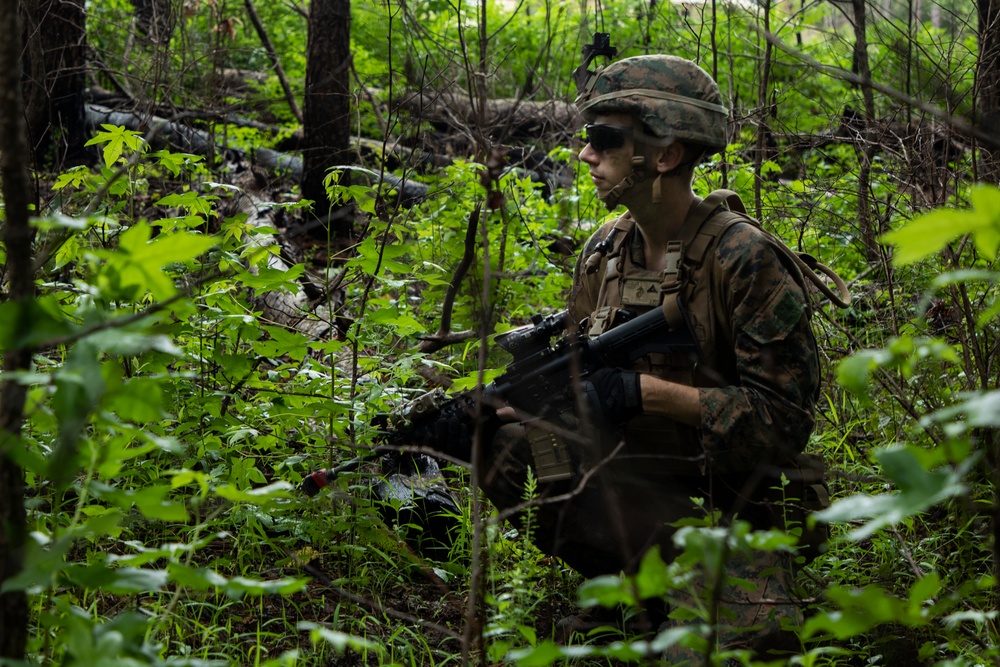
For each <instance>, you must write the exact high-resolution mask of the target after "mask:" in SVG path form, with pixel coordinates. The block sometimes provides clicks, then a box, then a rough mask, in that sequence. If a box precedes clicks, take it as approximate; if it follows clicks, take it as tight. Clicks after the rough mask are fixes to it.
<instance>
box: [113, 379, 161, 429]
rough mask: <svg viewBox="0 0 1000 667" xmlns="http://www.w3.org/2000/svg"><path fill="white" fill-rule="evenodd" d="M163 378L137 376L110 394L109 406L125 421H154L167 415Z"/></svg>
mask: <svg viewBox="0 0 1000 667" xmlns="http://www.w3.org/2000/svg"><path fill="white" fill-rule="evenodd" d="M162 384H163V380H159V379H153V378H147V377H135V378H132V379H130V380H128V381H127V382H125V383H124V384H123V385H122V386H121V387H119V388H118V389H116V390H115V391H114V392H113V393H111V394H109V395H108V400H107V407H108V408H109V409H111V410H112V411H114V412H115V413H117V414H118V416H119V417H121V418H122V419H123V420H125V421H130V422H137V423H144V422H153V421H156V420H158V419H161V418H163V417H165V416H166V414H167V413H166V412H164V410H163V386H162Z"/></svg>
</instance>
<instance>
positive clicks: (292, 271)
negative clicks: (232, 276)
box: [236, 264, 305, 291]
mask: <svg viewBox="0 0 1000 667" xmlns="http://www.w3.org/2000/svg"><path fill="white" fill-rule="evenodd" d="M304 272H305V266H304V265H303V264H296V265H294V266H290V267H288V269H287V270H284V271H282V270H281V269H270V268H267V267H261V268H259V269H257V272H256V274H253V273H250V272H249V271H240V272H239V273H237V274H236V278H237V279H238V280H239V281H240V282H242V283H243V284H244V285H246V286H247V287H252V288H253V289H258V290H276V289H282V288H284V289H287V290H289V291H295V290H297V289H298V287H299V286H298V279H299V278H300V277H302V274H303V273H304Z"/></svg>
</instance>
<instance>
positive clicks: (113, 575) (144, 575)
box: [63, 563, 168, 595]
mask: <svg viewBox="0 0 1000 667" xmlns="http://www.w3.org/2000/svg"><path fill="white" fill-rule="evenodd" d="M63 576H64V577H66V578H67V579H68V580H69V581H71V582H73V583H75V584H78V585H80V586H84V587H86V588H90V589H94V590H98V589H99V590H101V591H104V592H105V593H114V594H118V595H127V594H129V593H147V592H154V591H158V590H160V589H162V588H163V587H164V586H165V585H166V584H167V579H168V574H167V571H166V570H146V569H141V568H137V567H117V568H116V567H108V566H107V565H106V564H104V563H91V564H87V565H83V564H73V565H69V566H67V567H66V568H65V569H64V570H63Z"/></svg>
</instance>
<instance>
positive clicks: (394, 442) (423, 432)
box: [302, 308, 698, 496]
mask: <svg viewBox="0 0 1000 667" xmlns="http://www.w3.org/2000/svg"><path fill="white" fill-rule="evenodd" d="M568 319H569V313H568V312H567V311H562V312H560V313H557V314H555V315H549V316H541V315H535V316H534V317H533V318H532V323H531V324H528V325H525V326H523V327H519V328H517V329H513V330H511V331H509V332H506V333H504V334H501V335H500V336H498V337H497V339H496V342H497V344H498V345H500V347H502V348H503V349H504V350H506V351H507V352H509V353H510V354H511V355H512V356H513V361H511V363H510V364H508V366H507V369H506V371H505V372H504V373H503V374H502V375H501V376H499V377H498V378H496V379H495V380H493V381H492V382H490V383H489V384H488V385H486V386H485V387H484V388H483V390H482V392H481V393H480V392H476V391H475V390H468V391H465V392H462V393H460V394H457V395H455V396H453V397H451V398H449V397H447V396H446V395H445V393H444V390H442V389H440V388H438V389H434V390H432V391H429V392H427V393H425V394H423V395H421V396H419V397H418V398H416V399H414V400H413V401H411V402H410V403H409V404H408V405H407V406H406V407H405V408H404V409H403V410H402V411H401V412H400V413H399V415H397V416H396V417H395V418H394V419H393V420H392V421H393V424H392V426H391V428H390V429H389V430H388V431H386V432H385V433H384V434H383V437H382V446H380V447H376V448H375V449H374V450H373V455H377V454H378V453H379V452H383V453H384V452H386V451H398V449H399V448H400V447H405V446H407V445H410V446H413V445H423V446H429V447H431V448H432V449H437V451H440V452H441V453H442V454H445V455H448V456H451V457H453V458H460V459H462V460H469V459H470V458H471V457H470V447H471V442H470V443H468V445H466V446H463V447H461V448H459V450H458V451H456V450H454V449H452V450H451V451H445V450H443V449H441V447H439V446H438V447H436V446H435V444H436V443H437V441H438V440H439V439H440V434H441V426H442V425H450V424H459V425H461V426H462V427H464V428H466V430H467V431H469V432H471V428H469V427H470V426H474V425H475V418H476V415H477V414H478V415H480V416H481V417H482V418H483V419H486V420H492V421H493V422H498V420H497V417H496V411H497V409H498V408H500V407H503V406H505V405H510V406H513V407H515V408H520V409H521V410H523V411H525V412H530V413H531V414H534V415H538V416H541V417H557V416H558V415H559V414H560V413H562V412H563V411H565V410H566V409H570V408H572V406H573V405H575V391H576V388H577V386H578V382H579V381H581V380H584V379H586V377H587V376H588V375H589V374H591V373H593V372H594V371H596V370H597V369H599V368H604V367H610V368H615V367H628V366H630V365H631V364H632V363H633V362H635V361H636V360H638V359H639V358H640V357H643V356H645V355H647V354H650V353H678V352H680V353H684V354H691V355H695V356H697V355H698V348H697V344H696V343H695V341H694V338H693V337H692V335H691V333H690V331H689V330H688V327H686V326H685V327H681V328H680V329H677V330H673V331H671V330H670V325H669V324H668V323H667V320H666V317H665V315H664V312H663V309H662V308H654V309H653V310H651V311H649V312H647V313H645V314H643V315H640V316H638V317H636V316H634V315H633V314H632V313H631V312H630V311H624V310H619V311H618V312H617V317H616V321H619V322H621V324H617V326H614V327H613V328H611V329H610V330H608V331H606V332H604V333H602V334H600V335H598V336H588V335H586V334H584V333H583V331H582V327H580V329H579V330H578V331H577V332H575V333H571V334H567V324H568ZM554 338H555V339H556V342H555V343H554V344H553V342H552V339H554ZM477 394H478V395H479V396H481V399H482V405H481V406H478V405H477V400H478V399H477ZM477 408H479V409H478V410H477ZM532 454H533V455H534V458H535V468H536V477H537V479H538V480H539V481H540V482H552V481H558V480H561V479H567V478H569V477H571V476H572V475H573V470H572V466H571V463H570V458H569V451H568V447H567V446H566V445H565V443H563V442H560V440H559V439H556V438H550V439H548V440H547V441H543V442H537V443H536V442H532ZM338 471H339V469H331V470H329V471H328V470H319V471H317V472H314V473H312V474H311V475H309V476H308V477H306V478H305V480H303V482H302V491H303V492H305V493H306V494H307V495H309V496H313V495H316V493H318V492H319V490H320V489H321V488H322V487H324V486H326V485H327V484H328V483H329V482H330V481H331V480H332V479H333V478H334V477H336V475H337V473H338Z"/></svg>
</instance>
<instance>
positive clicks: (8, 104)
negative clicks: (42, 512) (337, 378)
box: [0, 0, 34, 661]
mask: <svg viewBox="0 0 1000 667" xmlns="http://www.w3.org/2000/svg"><path fill="white" fill-rule="evenodd" d="M19 34H21V33H20V26H19V19H18V13H17V0H0V35H7V36H10V35H19ZM19 51H20V45H19V44H18V40H16V39H2V38H0V180H2V190H0V196H2V197H3V203H4V209H5V214H6V220H5V222H4V225H3V236H4V245H5V249H6V251H7V260H6V264H7V266H6V272H5V274H4V276H3V279H4V281H5V282H6V283H7V289H6V290H5V291H6V292H7V294H8V295H9V298H10V299H11V300H20V301H24V300H27V299H29V298H31V296H32V294H33V291H34V280H33V276H32V268H31V267H32V254H31V242H32V230H31V226H30V225H29V224H28V210H29V208H28V207H29V204H30V203H31V199H32V197H31V192H32V187H31V180H30V178H29V176H28V170H27V165H26V164H25V162H24V160H23V159H22V156H24V155H26V154H27V152H28V144H27V141H26V138H25V137H26V132H25V125H24V102H23V99H22V97H21V85H20V83H21V59H20V53H19ZM30 363H31V351H30V350H26V349H13V350H8V351H6V353H5V354H4V357H3V370H4V373H5V374H6V373H8V372H11V371H17V370H23V369H26V368H28V367H29V365H30ZM25 395H26V391H25V387H24V385H21V384H18V383H17V382H15V381H13V380H9V379H7V380H4V381H3V382H2V383H0V584H2V582H4V581H6V580H8V579H10V578H11V577H13V576H15V575H16V574H18V573H19V572H20V571H21V566H22V563H23V559H24V545H25V535H26V526H25V515H24V476H23V472H22V470H21V467H20V466H19V465H18V464H17V463H16V462H15V460H14V457H13V456H12V455H11V453H12V451H13V450H14V448H15V447H17V446H18V445H19V444H20V438H21V423H22V422H23V420H24V400H25ZM27 635H28V600H27V597H26V596H25V594H24V591H9V592H6V593H0V661H2V660H3V659H4V658H6V659H10V660H12V661H18V660H24V657H25V655H24V653H25V647H26V644H27Z"/></svg>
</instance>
